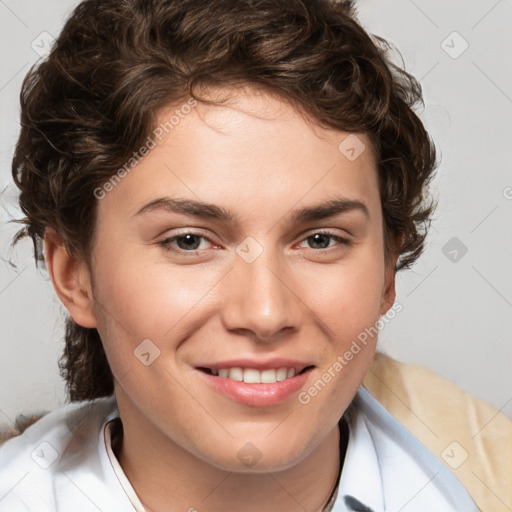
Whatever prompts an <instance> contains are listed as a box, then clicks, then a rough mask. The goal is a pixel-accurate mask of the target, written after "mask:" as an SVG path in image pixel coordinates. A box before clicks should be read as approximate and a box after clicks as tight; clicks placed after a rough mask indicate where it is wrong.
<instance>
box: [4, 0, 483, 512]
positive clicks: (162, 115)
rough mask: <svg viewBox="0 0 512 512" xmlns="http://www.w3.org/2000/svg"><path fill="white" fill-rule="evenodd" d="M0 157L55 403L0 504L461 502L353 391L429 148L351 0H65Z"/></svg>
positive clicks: (388, 418)
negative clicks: (43, 334)
mask: <svg viewBox="0 0 512 512" xmlns="http://www.w3.org/2000/svg"><path fill="white" fill-rule="evenodd" d="M21 100H22V111H21V121H22V129H21V134H20V137H19V141H18V144H17V147H16V152H15V156H14V161H13V175H14V179H15V181H16V183H17V185H18V187H19V188H20V190H21V196H20V204H21V207H22V209H23V212H24V213H25V215H26V218H25V219H24V222H25V228H24V230H23V231H22V232H20V234H19V236H18V238H21V237H22V236H24V235H29V236H30V237H31V238H32V240H33V242H34V247H35V256H36V258H37V259H38V260H43V259H44V261H45V264H46V266H47V269H48V272H49V275H50V277H51V280H52V283H53V286H54V288H55V291H56V293H57V295H58V296H59V298H60V300H61V301H62V303H63V304H64V306H65V307H66V309H67V311H68V312H69V319H68V321H67V330H66V349H65V353H64V355H63V359H62V361H61V367H62V371H63V376H64V377H65V379H66V382H67V385H68V391H69V399H70V402H71V403H70V404H69V405H68V406H66V407H64V408H61V409H59V410H56V411H53V412H51V413H49V414H47V415H45V416H44V417H43V418H41V419H40V420H39V421H37V422H36V423H35V424H33V425H32V426H30V427H29V428H28V429H27V430H25V431H24V432H23V433H21V434H20V435H19V436H17V437H15V438H13V439H11V440H9V441H7V442H5V443H4V444H3V445H2V447H1V448H0V511H9V512H14V511H21V510H30V511H37V512H42V511H46V510H49V511H50V510H51V511H66V512H67V511H70V510H73V511H93V510H94V511H96V510H101V511H104V512H106V511H125V510H126V511H128V510H137V511H142V510H145V511H147V512H160V511H173V512H174V511H184V512H185V511H189V512H192V511H198V512H219V511H232V510H241V511H245V512H256V511H290V512H291V511H302V510H304V511H305V510H308V511H315V512H316V511H330V510H332V511H342V510H366V511H368V510H373V511H381V510H402V511H412V510H414V511H425V512H426V511H429V512H430V511H433V510H435V511H436V512H441V511H455V510H464V511H467V512H470V511H477V510H478V507H477V505H476V504H475V502H474V500H473V499H472V498H471V497H470V495H469V494H468V492H467V491H466V489H465V487H464V485H463V484H462V483H461V482H460V481H459V480H458V479H457V478H456V477H455V476H454V474H453V473H452V472H451V471H449V470H448V469H447V467H445V466H444V465H443V464H442V463H441V462H440V461H439V460H438V459H437V458H436V457H434V455H432V454H431V453H430V452H429V450H428V449H427V448H426V447H425V446H424V445H423V444H421V443H420V442H419V441H418V440H417V439H415V438H414V437H413V436H412V435H411V434H410V433H409V432H408V431H407V430H406V429H405V428H404V426H403V425H402V424H401V423H400V422H399V421H397V419H395V418H394V417H393V416H392V415H391V414H390V413H389V412H387V411H386V409H384V407H383V406H382V405H381V404H380V403H379V402H378V401H377V400H376V398H375V397H374V396H372V394H371V393H370V392H369V391H368V390H367V389H366V388H365V387H364V386H362V382H363V379H364V378H365V376H366V374H367V372H368V370H369V368H370V367H371V365H372V363H373V361H374V355H375V346H376V341H377V335H376V333H377V331H378V327H379V325H380V323H381V322H382V321H384V320H383V318H386V315H389V314H390V313H391V314H394V313H395V312H396V310H397V307H398V306H399V305H398V306H397V305H394V303H395V288H394V279H395V272H396V271H397V270H400V269H403V268H407V267H409V266H410V265H412V264H413V263H414V261H415V260H416V259H417V258H418V256H419V255H420V253H421V251H422V249H423V245H424V239H425V236H426V232H427V226H428V220H429V217H430V215H431V213H432V208H433V207H432V204H431V202H430V201H429V200H428V194H427V185H428V182H429V180H430V178H431V177H432V173H433V171H434V167H435V150H434V147H433V145H432V143H431V141H430V139H429V137H428V135H427V133H426V132H425V129H424V127H423V125H422V123H421V122H420V120H419V119H418V117H417V116H416V114H415V113H414V112H413V110H412V107H413V106H414V104H415V103H417V102H419V101H421V93H420V87H419V84H418V83H417V82H416V81H415V80H414V79H413V78H412V77H411V76H409V75H408V74H407V73H405V72H404V71H402V70H400V69H398V68H397V67H395V66H394V65H392V64H391V63H390V62H389V61H388V59H387V57H386V44H385V42H384V41H382V40H380V39H377V38H371V37H370V36H369V35H368V34H367V33H366V32H365V31H364V30H363V29H362V28H361V27H360V25H359V24H358V23H357V21H356V20H355V18H354V12H353V8H352V6H351V5H350V3H349V2H335V1H328V0H312V1H310V0H308V1H307V2H306V1H304V0H287V1H277V0H257V1H256V0H237V1H233V0H208V1H205V0H180V1H178V0H173V1H171V0H168V1H163V0H162V1H156V0H155V1H148V0H144V1H142V0H110V1H103V2H96V1H92V0H88V1H85V2H82V3H81V4H80V5H79V6H78V7H77V8H76V10H75V11H74V12H73V14H72V15H71V17H70V18H69V20H68V21H67V23H66V25H65V27H64V29H63V30H62V33H61V34H60V36H59V38H58V40H57V42H56V45H55V47H54V49H53V51H52V52H51V54H50V55H49V57H48V58H47V59H46V60H44V61H43V62H42V63H41V64H40V65H39V66H37V67H35V68H34V69H32V70H31V71H30V73H29V74H28V75H27V77H26V79H25V82H24V84H23V91H22V96H21Z"/></svg>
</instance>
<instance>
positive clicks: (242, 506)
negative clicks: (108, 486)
mask: <svg viewBox="0 0 512 512" xmlns="http://www.w3.org/2000/svg"><path fill="white" fill-rule="evenodd" d="M128 420H129V421H125V425H126V427H124V428H123V436H122V441H121V442H120V444H119V446H118V449H117V452H118V453H117V457H118V459H119V462H120V465H121V467H122V468H123V471H124V472H125V474H126V476H127V477H128V479H129V480H130V482H131V484H132V486H133V488H134V489H135V491H136V493H137V495H138V496H139V499H140V500H141V502H142V504H143V505H144V508H145V509H146V512H163V511H166V512H168V511H169V510H170V509H169V504H170V503H172V510H183V511H188V512H219V511H231V510H244V511H246V512H260V511H261V510H281V511H283V512H288V511H289V512H295V511H297V510H310V511H312V512H321V511H322V510H323V509H324V507H325V506H326V505H327V503H328V501H329V498H330V496H331V494H332V492H333V490H334V488H335V485H336V481H337V479H338V474H339V469H340V446H341V447H342V449H341V453H342V455H343V454H344V452H345V449H346V443H347V436H346V434H347V431H346V430H345V429H342V431H341V434H342V437H341V439H340V431H339V429H338V426H336V427H335V428H334V429H333V430H332V431H331V432H329V434H328V435H327V436H326V437H325V439H324V440H323V441H322V442H321V443H320V444H319V445H318V446H317V447H316V448H315V449H314V450H313V451H312V452H311V453H310V454H309V455H308V456H307V457H305V458H304V459H302V460H301V461H300V462H299V463H298V464H296V465H294V466H292V467H290V468H289V469H286V470H284V471H278V472H268V471H267V472H264V473H236V472H230V471H224V470H222V469H219V468H217V467H215V466H212V465H211V464H208V463H207V462H205V461H204V460H202V459H199V458H198V457H196V456H194V455H193V454H191V453H190V452H188V451H186V450H184V449H183V448H182V447H180V446H179V445H178V444H176V443H174V442H173V441H172V440H170V439H169V438H168V437H167V436H165V435H164V434H163V433H161V432H159V431H158V430H157V429H156V428H154V427H153V428H151V427H152V426H151V425H150V424H148V423H145V422H138V421H137V420H136V418H132V417H130V418H129V419H128Z"/></svg>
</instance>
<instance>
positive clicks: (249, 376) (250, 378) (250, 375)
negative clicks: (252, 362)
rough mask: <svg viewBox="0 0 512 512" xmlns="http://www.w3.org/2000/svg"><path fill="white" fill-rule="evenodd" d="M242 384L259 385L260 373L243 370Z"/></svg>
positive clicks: (249, 369)
mask: <svg viewBox="0 0 512 512" xmlns="http://www.w3.org/2000/svg"><path fill="white" fill-rule="evenodd" d="M244 382H247V383H248V384H259V383H260V372H259V371H258V370H254V369H252V368H246V369H245V370H244Z"/></svg>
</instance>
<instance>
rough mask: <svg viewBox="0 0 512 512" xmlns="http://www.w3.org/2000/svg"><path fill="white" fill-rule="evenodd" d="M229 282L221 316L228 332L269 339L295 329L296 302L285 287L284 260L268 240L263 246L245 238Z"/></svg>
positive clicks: (293, 295) (298, 309) (258, 242)
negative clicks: (248, 333)
mask: <svg viewBox="0 0 512 512" xmlns="http://www.w3.org/2000/svg"><path fill="white" fill-rule="evenodd" d="M229 279H230V281H229V285H228V290H227V291H226V297H225V299H226V301H225V303H224V307H223V312H222V314H223V319H224V322H225V325H226V327H227V328H229V329H245V330H250V331H252V332H253V333H254V334H255V335H256V336H257V337H258V338H261V339H268V338H271V337H273V336H276V335H277V334H278V333H279V332H280V331H282V330H283V329H285V328H296V327H297V325H298V323H297V322H298V319H299V312H300V307H299V305H298V304H297V301H298V298H297V296H296V295H295V294H294V293H293V292H292V290H290V288H289V286H290V284H289V283H287V280H289V275H288V273H287V272H286V268H285V264H284V262H283V260H282V259H281V258H279V255H278V253H277V251H276V250H275V249H274V248H273V247H271V246H270V243H269V242H268V239H267V243H266V244H265V243H264V242H263V241H262V240H261V239H260V240H259V241H256V240H255V239H254V238H252V239H251V237H248V238H247V239H246V240H245V241H244V242H242V243H241V244H240V246H239V247H238V248H237V257H236V258H235V262H234V268H233V271H232V272H230V277H229Z"/></svg>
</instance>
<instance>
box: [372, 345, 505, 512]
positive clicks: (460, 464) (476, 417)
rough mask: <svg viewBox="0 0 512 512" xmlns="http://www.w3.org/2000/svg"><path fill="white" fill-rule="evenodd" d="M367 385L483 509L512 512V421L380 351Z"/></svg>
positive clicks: (491, 408) (466, 394)
mask: <svg viewBox="0 0 512 512" xmlns="http://www.w3.org/2000/svg"><path fill="white" fill-rule="evenodd" d="M363 385H364V386H365V388H366V389H367V390H368V391H369V392H370V393H371V394H372V395H373V396H374V397H375V398H376V399H377V400H378V401H379V402H380V403H381V404H382V405H383V406H384V407H385V408H386V409H387V410H388V411H389V412H390V413H391V414H392V415H393V416H394V417H395V418H396V419H397V420H398V421H399V422H400V423H401V424H402V425H404V427H405V428H407V429H408V430H409V431H410V432H411V433H412V434H413V435H414V436H415V437H416V438H417V439H418V440H419V441H420V442H421V443H423V445H425V446H426V447H427V448H428V449H429V450H430V451H431V452H432V453H433V454H434V455H435V456H436V457H437V458H438V459H439V460H440V461H442V462H443V463H444V464H445V466H446V467H448V469H450V470H451V471H452V473H453V474H454V475H455V476H456V477H457V478H458V479H459V480H460V482H461V483H462V484H463V485H464V487H465V488H466V489H467V491H468V492H469V494H470V495H471V497H472V498H473V500H474V501H475V503H476V504H477V506H478V507H479V508H480V510H482V511H484V512H505V511H512V421H511V420H510V419H509V418H507V417H506V416H505V415H504V414H502V413H501V412H499V411H498V410H497V409H495V408H494V407H492V406H491V405H489V404H488V403H486V402H483V401H481V400H478V399H477V398H475V397H473V396H471V395H469V394H468V393H465V392H464V391H462V390H461V389H459V388H458V387H457V386H455V385H454V384H451V383H450V382H448V381H447V380H445V379H443V378H441V377H439V376H438V375H436V374H435V373H434V372H432V371H430V370H427V369H425V368H422V367H420V366H414V365H409V364H405V363H401V362H398V361H395V360H394V359H391V358H390V357H388V356H385V355H383V354H379V353H377V354H376V356H375V360H374V362H373V365H372V367H371V368H370V371H369V372H368V374H367V376H366V377H365V379H364V381H363ZM511 392H512V389H511Z"/></svg>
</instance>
